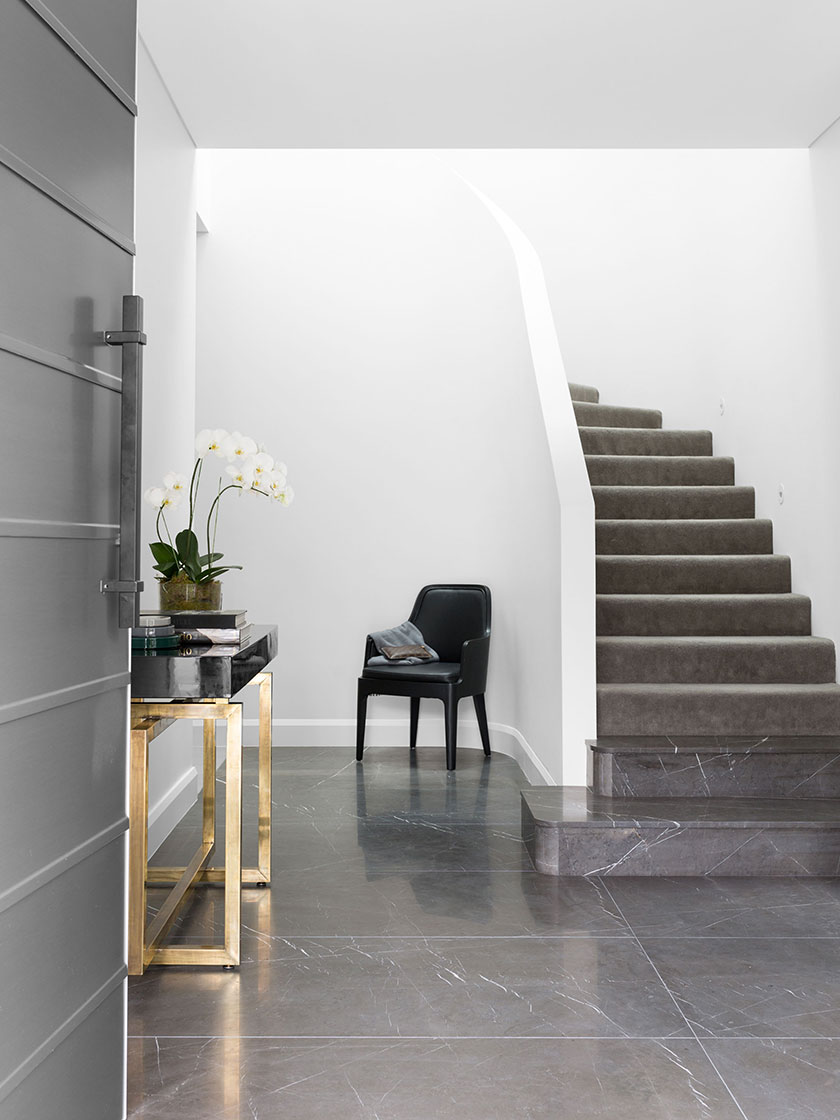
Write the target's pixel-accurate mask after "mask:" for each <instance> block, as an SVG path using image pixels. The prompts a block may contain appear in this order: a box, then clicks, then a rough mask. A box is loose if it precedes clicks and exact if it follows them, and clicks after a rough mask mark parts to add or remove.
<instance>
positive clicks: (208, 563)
mask: <svg viewBox="0 0 840 1120" xmlns="http://www.w3.org/2000/svg"><path fill="white" fill-rule="evenodd" d="M195 450H196V456H197V458H196V461H195V466H194V467H193V472H192V476H191V477H190V478H189V479H188V478H187V476H186V475H184V474H176V473H175V472H174V471H171V472H170V473H169V474H167V475H166V476H165V477H164V479H163V485H162V486H151V487H150V488H149V489H148V490H147V491H146V493H145V495H144V498H145V500H146V501H147V502H148V503H149V504H150V505H151V506H153V507H154V508H155V509H156V510H157V511H158V513H157V520H156V521H155V533H156V534H157V538H158V539H157V540H156V541H152V543H151V544H150V545H149V547H150V548H151V550H152V555H153V556H154V558H155V561H156V563H155V565H154V567H155V570H156V571H158V572H160V575H159V576H158V579H160V580H181V581H185V582H186V581H189V582H191V583H209V582H210V581H211V580H214V579H218V577H219V576H221V575H224V573H225V572H229V571H231V569H233V568H241V567H242V565H241V564H225V565H221V566H220V565H219V563H218V561H219V560H222V559H224V554H223V553H221V552H216V529H217V527H218V522H219V503H220V501H221V498H222V495H223V494H226V493H227V492H228V490H238V491H239V494H240V497H241V496H242V495H245V494H254V495H257V496H260V497H263V498H266V499H268V500H270V501H273V502H278V503H279V504H280V505H283V506H288V505H289V504H290V503H291V501H292V498H293V497H294V493H293V491H292V488H291V486H289V483H288V481H287V480H286V465H285V463H281V462H279V461H277V460H275V459H273V458H272V456H271V455H269V454H268V452H267V451H266V450H265V448H264V447H263V446H262V445H259V444H257V443H256V442H255V441H254V440H253V439H251V438H250V436H243V435H242V433H241V432H226V431H224V430H223V429H222V428H216V429H213V430H211V429H210V428H205V429H203V430H202V431H200V432H199V433H198V435H197V436H196V437H195ZM212 454H215V455H216V456H217V457H218V458H219V459H222V460H224V461H225V462H226V464H227V465H226V467H225V473H224V474H222V472H221V471H220V472H219V474H220V477H219V480H218V485H217V487H216V496H215V497H214V499H213V501H212V503H211V505H210V511H209V513H208V514H207V525H206V533H205V538H206V544H207V551H206V552H205V553H202V552H201V547H200V545H199V542H198V537H197V536H196V534H195V532H194V530H193V525H194V524H195V522H196V520H197V516H196V508H197V505H198V488H199V485H200V483H201V474H202V470H203V469H204V465H205V460H207V459H209V457H210V456H211V455H212ZM185 498H188V499H189V523H188V525H187V527H186V529H182V530H181V531H180V532H179V533H177V534H176V535H175V537H174V539H173V537H172V535H171V533H170V531H169V525H168V524H167V520H166V514H167V513H168V512H169V511H174V510H175V509H177V508H178V506H179V505H180V504H181V502H182V501H183V500H184V499H185ZM161 527H162V528H163V533H165V534H166V539H165V540H164V536H163V533H162V532H161Z"/></svg>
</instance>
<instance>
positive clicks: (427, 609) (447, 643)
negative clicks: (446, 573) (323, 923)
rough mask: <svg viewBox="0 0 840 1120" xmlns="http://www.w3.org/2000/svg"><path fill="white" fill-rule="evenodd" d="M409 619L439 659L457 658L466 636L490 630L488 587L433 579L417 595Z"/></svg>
mask: <svg viewBox="0 0 840 1120" xmlns="http://www.w3.org/2000/svg"><path fill="white" fill-rule="evenodd" d="M411 621H412V622H413V623H414V625H415V626H416V627H417V629H418V630H419V631H420V633H421V634H422V635H423V638H424V639H425V641H426V642H428V644H429V645H430V646H431V647H432V649H433V650H435V652H436V653H437V655H438V657H440V659H441V661H460V660H461V646H462V645H463V643H464V642H465V641H467V639H468V638H482V637H484V635H485V634H489V633H490V588H489V587H484V586H483V584H479V583H432V584H429V585H428V586H427V587H424V588H423V590H422V591H421V592H420V594H419V595H418V596H417V601H416V602H415V604H414V609H413V610H412V612H411Z"/></svg>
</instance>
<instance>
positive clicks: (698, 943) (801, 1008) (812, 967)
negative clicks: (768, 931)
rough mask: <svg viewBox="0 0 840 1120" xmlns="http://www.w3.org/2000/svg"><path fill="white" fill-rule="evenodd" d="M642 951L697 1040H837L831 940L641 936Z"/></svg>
mask: <svg viewBox="0 0 840 1120" xmlns="http://www.w3.org/2000/svg"><path fill="white" fill-rule="evenodd" d="M642 944H643V945H644V948H645V950H646V952H647V953H648V955H649V956H650V959H651V961H652V962H653V964H654V965H655V967H656V968H657V969H658V971H659V974H660V975H661V977H662V980H663V981H664V983H665V984H666V985H667V987H668V990H669V991H670V992H671V993H672V994H673V996H674V998H675V999H676V1001H677V1003H678V1005H679V1007H680V1010H681V1011H682V1013H683V1014H684V1015H685V1017H686V1019H687V1020H688V1022H689V1023H690V1024H691V1026H692V1027H693V1029H694V1030H696V1032H697V1034H698V1036H700V1037H701V1038H702V1037H704V1036H709V1035H711V1036H714V1037H718V1038H722V1037H726V1036H735V1037H738V1036H742V1037H743V1036H746V1037H754V1038H817V1037H829V1038H840V967H838V966H839V965H840V950H838V943H837V941H836V940H835V939H834V938H812V939H807V938H762V939H753V938H715V937H705V938H665V939H658V938H652V937H645V938H643V939H642Z"/></svg>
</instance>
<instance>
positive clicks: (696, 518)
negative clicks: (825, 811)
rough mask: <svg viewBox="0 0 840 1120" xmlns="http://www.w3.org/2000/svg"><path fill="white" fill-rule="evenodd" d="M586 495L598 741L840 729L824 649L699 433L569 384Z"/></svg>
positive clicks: (746, 489) (765, 537) (782, 562)
mask: <svg viewBox="0 0 840 1120" xmlns="http://www.w3.org/2000/svg"><path fill="white" fill-rule="evenodd" d="M570 388H571V394H572V400H573V402H574V410H575V415H576V417H577V421H578V428H579V431H580V438H581V443H582V445H583V449H584V452H585V455H586V463H587V467H588V469H589V475H590V481H591V483H592V493H593V496H594V498H595V518H596V552H597V592H598V594H597V605H596V612H597V613H596V617H597V634H598V735H599V738H600V737H602V736H611V735H622V736H639V735H648V736H650V735H764V736H767V735H833V734H838V733H840V686H838V685H837V684H835V683H834V680H835V678H834V673H835V667H834V647H833V645H832V643H831V642H828V641H825V640H821V639H817V638H812V637H811V636H810V635H811V603H810V600H809V599H808V598H807V597H806V596H804V595H795V594H793V593H792V592H791V584H790V560H789V558H788V557H786V556H776V555H774V554H773V551H772V547H773V529H772V524H771V522H769V521H765V520H760V519H756V517H755V493H754V491H753V489H752V487H750V486H736V485H735V478H734V463H733V461H732V459H729V458H715V457H714V456H713V454H712V436H711V433H710V432H690V431H668V430H666V429H663V428H662V414H661V413H660V412H658V411H657V410H655V409H649V408H624V407H618V406H613V405H604V404H601V403H600V401H599V399H598V391H597V390H596V389H594V388H592V387H591V386H571V387H570Z"/></svg>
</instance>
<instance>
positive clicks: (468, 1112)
mask: <svg viewBox="0 0 840 1120" xmlns="http://www.w3.org/2000/svg"><path fill="white" fill-rule="evenodd" d="M129 1071H130V1077H131V1082H132V1084H133V1085H134V1086H135V1089H134V1092H133V1093H132V1094H131V1095H130V1097H129V1115H131V1116H135V1117H138V1118H139V1117H142V1118H143V1120H172V1117H178V1120H323V1118H324V1117H330V1116H336V1117H346V1118H348V1120H350V1118H352V1120H614V1118H616V1117H623V1118H624V1120H642V1118H644V1120H736V1118H741V1120H743V1114H742V1113H741V1112H739V1111H738V1109H737V1108H736V1106H735V1105H734V1104H733V1102H732V1099H731V1097H730V1096H729V1094H728V1092H727V1091H726V1088H725V1087H724V1085H723V1084H722V1083H721V1081H720V1079H719V1077H718V1076H717V1074H716V1073H715V1071H714V1069H713V1067H712V1066H711V1064H710V1063H709V1061H708V1059H707V1058H706V1056H705V1055H704V1054H703V1052H702V1050H701V1048H700V1047H699V1045H698V1044H697V1043H696V1042H693V1041H683V1040H669V1041H668V1042H659V1041H647V1040H644V1041H632V1042H631V1041H610V1042H604V1041H602V1040H598V1039H574V1040H569V1039H557V1040H555V1039H552V1040H550V1041H546V1040H539V1039H529V1040H527V1041H522V1040H519V1039H482V1040H478V1041H475V1040H460V1039H459V1040H453V1041H447V1040H444V1039H430V1040H423V1041H400V1040H398V1039H389V1040H387V1041H381V1042H376V1041H367V1040H366V1041H349V1040H346V1039H327V1040H323V1041H304V1040H292V1039H209V1040H208V1039H160V1040H157V1041H156V1040H155V1039H131V1040H130V1041H129ZM141 1086H148V1087H149V1088H148V1090H146V1091H144V1090H143V1089H142V1088H140V1087H141Z"/></svg>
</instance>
